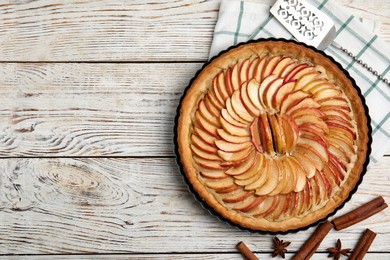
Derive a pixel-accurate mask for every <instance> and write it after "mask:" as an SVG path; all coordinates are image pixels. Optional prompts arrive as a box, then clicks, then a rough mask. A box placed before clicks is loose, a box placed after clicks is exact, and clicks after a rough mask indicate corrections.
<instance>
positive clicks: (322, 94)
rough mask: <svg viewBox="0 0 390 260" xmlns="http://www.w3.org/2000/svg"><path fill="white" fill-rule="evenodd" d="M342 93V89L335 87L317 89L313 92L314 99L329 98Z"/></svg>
mask: <svg viewBox="0 0 390 260" xmlns="http://www.w3.org/2000/svg"><path fill="white" fill-rule="evenodd" d="M341 94H342V92H341V90H339V89H335V88H327V89H322V90H320V91H317V92H316V93H314V94H313V99H314V100H316V101H317V100H324V99H327V98H334V97H339V96H340V95H341Z"/></svg>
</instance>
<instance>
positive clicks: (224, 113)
mask: <svg viewBox="0 0 390 260" xmlns="http://www.w3.org/2000/svg"><path fill="white" fill-rule="evenodd" d="M221 116H222V117H223V119H225V120H226V121H227V122H228V123H229V124H232V125H234V126H237V127H241V128H245V127H246V126H247V124H244V123H241V121H237V120H236V119H234V118H233V117H232V116H231V114H230V113H229V112H228V111H227V109H225V108H224V109H222V110H221ZM217 120H218V119H217ZM218 122H219V121H218Z"/></svg>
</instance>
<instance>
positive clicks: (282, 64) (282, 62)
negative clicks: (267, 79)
mask: <svg viewBox="0 0 390 260" xmlns="http://www.w3.org/2000/svg"><path fill="white" fill-rule="evenodd" d="M292 62H293V60H292V59H291V58H290V57H288V56H284V57H282V58H281V59H279V61H278V62H277V63H276V65H275V67H274V68H273V70H272V72H271V74H275V75H277V76H278V77H280V76H281V75H282V73H283V71H284V70H285V69H286V67H287V66H288V65H289V64H290V63H292Z"/></svg>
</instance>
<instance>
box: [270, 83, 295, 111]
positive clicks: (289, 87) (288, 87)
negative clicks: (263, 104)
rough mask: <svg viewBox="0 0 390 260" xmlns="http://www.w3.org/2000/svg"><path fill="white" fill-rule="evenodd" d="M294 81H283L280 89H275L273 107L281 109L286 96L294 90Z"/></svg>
mask: <svg viewBox="0 0 390 260" xmlns="http://www.w3.org/2000/svg"><path fill="white" fill-rule="evenodd" d="M293 88H294V82H289V83H283V84H282V85H281V86H280V88H279V89H277V90H276V91H275V94H274V96H273V97H272V102H271V103H272V107H273V108H275V109H277V110H280V105H281V103H282V100H283V99H284V98H285V96H286V95H287V94H289V93H291V92H292V91H293Z"/></svg>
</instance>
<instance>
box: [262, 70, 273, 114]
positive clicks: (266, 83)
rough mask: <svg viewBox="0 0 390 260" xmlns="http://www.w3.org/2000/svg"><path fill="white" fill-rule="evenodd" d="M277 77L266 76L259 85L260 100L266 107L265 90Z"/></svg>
mask: <svg viewBox="0 0 390 260" xmlns="http://www.w3.org/2000/svg"><path fill="white" fill-rule="evenodd" d="M276 79H277V76H276V75H269V76H268V77H266V78H264V79H263V81H262V82H261V84H260V86H259V100H260V104H261V107H263V108H266V107H267V106H266V105H265V101H264V99H265V96H264V92H265V90H266V89H267V88H268V86H269V85H270V84H271V83H272V82H273V81H275V80H276Z"/></svg>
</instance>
